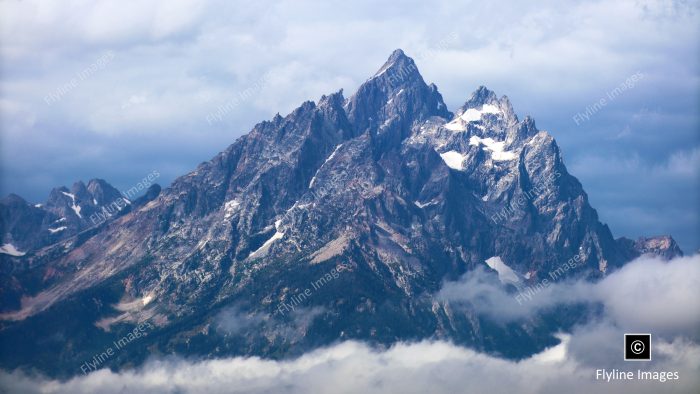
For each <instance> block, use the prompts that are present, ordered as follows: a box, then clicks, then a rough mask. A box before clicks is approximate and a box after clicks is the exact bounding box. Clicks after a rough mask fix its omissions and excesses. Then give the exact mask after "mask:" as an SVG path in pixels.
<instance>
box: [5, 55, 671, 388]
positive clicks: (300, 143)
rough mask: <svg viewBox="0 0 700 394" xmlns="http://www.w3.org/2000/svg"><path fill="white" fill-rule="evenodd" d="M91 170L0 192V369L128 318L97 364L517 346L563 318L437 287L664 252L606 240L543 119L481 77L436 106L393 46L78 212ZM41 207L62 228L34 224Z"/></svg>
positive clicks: (96, 188)
mask: <svg viewBox="0 0 700 394" xmlns="http://www.w3.org/2000/svg"><path fill="white" fill-rule="evenodd" d="M105 185H106V183H100V182H97V181H96V182H93V181H91V182H90V183H89V184H88V185H87V186H85V185H83V184H82V183H78V184H76V185H74V187H73V189H71V190H70V191H68V190H67V189H55V190H54V191H53V192H52V193H51V196H50V198H49V201H48V202H47V203H46V205H45V208H43V209H40V208H34V207H31V206H28V204H26V202H23V200H21V199H20V198H19V197H17V196H10V197H8V198H6V199H5V200H3V202H2V204H0V207H1V208H2V216H1V218H2V223H3V231H2V233H3V234H4V235H3V237H4V239H5V241H6V242H8V241H12V242H13V243H14V244H13V245H16V246H19V247H21V248H24V249H23V250H25V249H26V250H27V253H26V254H25V255H23V256H11V255H9V254H7V253H5V254H2V255H0V256H2V257H0V259H1V260H0V263H2V264H3V271H2V272H3V276H2V281H3V286H2V288H3V289H8V290H4V291H3V308H2V315H0V316H1V317H2V326H1V327H0V340H1V341H2V346H7V347H10V348H14V349H17V353H18V354H19V356H17V357H13V358H11V359H10V358H4V359H3V360H2V363H3V365H2V366H3V367H17V366H32V367H36V368H39V369H42V370H44V371H48V372H50V373H53V374H59V375H70V374H74V373H76V372H77V371H79V370H80V365H81V363H82V362H83V361H84V360H86V359H90V358H91V357H92V356H93V355H94V354H95V353H96V352H98V351H101V350H103V349H104V347H105V344H109V343H110V341H112V340H114V338H115V337H121V336H123V335H122V334H124V333H126V332H128V331H130V330H132V329H133V327H135V326H137V325H138V324H140V323H144V322H148V323H149V324H150V325H152V330H151V331H150V332H149V335H148V336H147V337H145V338H142V339H140V343H139V345H138V346H133V347H132V348H131V349H130V350H129V351H128V352H126V351H125V352H120V353H119V354H118V355H116V356H114V357H113V358H111V359H110V360H109V361H108V362H107V364H106V365H110V366H122V365H131V364H133V363H137V362H139V361H141V360H143V358H144V357H145V356H146V355H147V354H151V353H158V354H172V353H179V354H190V355H205V356H217V355H230V354H248V355H262V356H267V357H283V356H288V355H292V354H298V353H301V352H303V351H305V350H308V349H310V348H313V347H316V346H320V345H324V344H329V343H331V342H333V341H337V340H343V339H362V340H367V341H370V342H373V343H377V344H390V343H392V342H394V341H397V340H412V339H421V338H450V339H452V340H454V341H456V342H458V343H463V344H467V345H469V346H473V347H475V348H478V349H480V350H486V351H490V352H494V353H498V354H501V355H505V356H508V357H516V358H517V357H521V356H525V355H528V354H531V353H532V352H534V351H537V350H540V349H542V348H543V347H544V346H547V345H549V344H551V343H552V342H553V338H552V337H551V333H552V331H553V330H554V329H556V327H557V325H558V324H565V323H563V322H564V321H571V320H570V319H569V316H568V315H566V314H563V315H556V314H554V315H552V316H548V317H547V318H543V319H538V320H529V321H525V322H521V323H517V324H515V323H514V324H508V325H504V324H498V323H496V322H494V321H491V320H489V319H488V317H485V316H480V315H479V314H477V313H476V312H474V311H469V310H467V311H460V312H456V311H455V310H453V309H452V308H451V307H450V305H449V304H448V303H447V302H445V301H441V300H438V299H436V298H435V297H434V294H436V292H438V291H439V289H440V287H441V285H442V283H443V282H444V281H446V280H455V279H457V278H459V277H460V276H461V275H463V274H464V273H465V272H469V271H471V270H473V269H475V268H477V267H484V268H485V269H487V270H491V269H495V270H496V271H498V272H497V273H496V272H495V271H494V275H496V274H498V275H499V277H500V276H502V275H505V272H506V271H507V274H508V276H509V277H510V280H511V281H514V282H519V283H523V284H527V283H537V281H538V280H539V279H540V278H543V277H545V276H546V275H547V273H548V272H550V271H551V270H553V269H555V268H556V267H557V266H558V265H560V264H561V263H563V262H565V261H567V260H569V259H571V258H572V257H573V256H580V259H581V261H582V262H583V263H582V267H583V269H581V270H579V271H577V272H576V273H574V274H572V275H577V276H582V277H587V278H591V279H595V278H598V277H601V276H603V275H605V274H606V273H608V272H610V271H611V270H614V269H616V268H617V267H620V266H621V265H622V264H624V263H625V262H626V261H629V259H631V258H633V257H636V256H638V255H639V253H643V252H644V251H642V249H644V248H646V249H650V250H651V249H653V252H654V253H657V254H661V255H663V256H664V257H672V256H674V255H677V254H680V253H681V252H680V249H678V247H677V245H675V242H673V240H672V239H671V238H670V237H669V238H655V239H647V240H644V241H641V240H640V241H638V242H637V243H636V244H635V243H634V242H632V241H629V240H618V241H615V240H614V239H613V237H612V235H611V233H610V230H609V229H608V227H607V226H606V225H604V224H602V223H601V222H600V221H599V219H598V216H597V213H596V211H595V210H594V209H593V208H592V207H591V206H590V205H589V203H588V198H587V195H586V193H585V192H584V190H583V188H582V186H581V184H580V183H579V182H578V180H576V178H574V177H573V176H572V175H570V174H569V173H568V172H567V170H566V167H565V165H564V163H563V161H562V158H561V153H560V151H559V148H558V146H557V144H556V142H555V141H554V139H553V138H552V137H551V135H549V134H548V133H547V132H545V131H540V130H538V129H537V127H536V125H535V122H534V120H532V119H531V118H529V117H526V118H525V119H523V120H520V119H518V117H517V116H516V115H515V113H514V111H513V109H512V107H511V104H510V102H509V101H508V98H507V97H505V96H503V97H500V98H499V97H497V96H496V94H495V93H493V92H491V91H490V90H488V89H487V88H485V87H480V88H478V89H477V90H476V91H475V92H474V93H473V94H472V95H471V96H470V97H469V99H468V100H467V101H466V102H465V104H464V105H463V106H462V107H461V108H459V109H458V110H457V111H456V112H455V113H454V114H453V113H452V112H450V111H448V109H447V106H446V105H445V104H444V102H443V100H442V97H441V95H440V93H439V92H438V90H437V87H436V86H435V85H428V84H426V83H425V82H424V81H423V79H422V77H421V76H420V74H419V72H418V69H417V67H416V65H415V63H414V62H413V60H412V59H410V58H409V57H407V56H406V55H405V54H404V53H403V52H402V51H400V50H397V51H395V52H394V53H393V54H392V55H391V56H390V58H389V60H388V61H387V62H386V64H384V65H383V66H382V67H381V68H380V69H379V71H378V72H377V73H376V74H375V75H374V76H373V77H371V78H370V79H368V80H367V81H366V82H365V83H364V84H362V86H360V88H359V89H358V91H357V92H356V93H355V94H354V95H352V96H351V97H350V98H347V99H345V98H344V97H343V94H342V92H337V93H334V94H331V95H329V96H324V97H322V98H321V99H320V100H319V102H318V103H313V102H306V103H304V104H302V105H301V106H300V107H299V108H297V109H296V110H294V111H293V112H292V113H290V114H289V115H287V116H285V117H282V116H279V115H277V116H275V117H274V118H273V119H272V120H271V121H265V122H262V123H260V124H258V125H256V126H255V127H254V128H253V130H252V131H251V132H250V133H249V134H247V135H245V136H242V137H241V138H239V139H238V140H237V141H236V142H234V143H233V145H231V146H230V147H228V148H227V149H226V150H225V151H223V152H222V153H220V154H219V155H217V156H216V157H214V158H213V159H212V160H210V161H208V162H205V163H203V164H201V165H200V166H199V167H198V168H197V169H195V170H194V171H193V172H191V173H189V174H187V175H185V176H182V177H180V178H178V179H177V180H175V181H174V182H173V184H172V185H171V186H170V187H169V188H167V189H164V190H163V191H162V192H161V191H160V190H159V189H158V190H152V191H151V192H150V194H149V195H148V197H145V198H143V199H141V200H140V201H139V202H138V203H136V204H133V205H130V206H129V207H128V209H125V210H124V212H122V213H121V214H120V215H115V217H114V218H113V219H112V220H109V221H106V222H105V223H103V224H101V225H100V226H95V227H89V226H86V225H85V223H84V222H83V221H84V217H85V216H86V215H87V216H88V217H89V215H90V213H92V212H93V211H92V210H93V207H92V205H91V204H90V203H91V202H93V201H91V200H92V199H94V200H95V202H94V204H93V205H100V204H102V201H105V200H109V199H110V198H111V197H112V195H113V193H114V192H115V191H113V190H111V189H110V188H108V187H106V186H105ZM117 193H118V192H117ZM23 218H27V219H23ZM59 218H65V221H66V227H67V228H66V229H65V230H64V231H66V232H65V234H67V235H65V236H64V238H60V239H52V238H46V237H43V235H42V236H41V237H39V236H37V235H36V234H42V233H43V232H44V230H45V229H48V226H51V225H53V223H55V221H56V220H59ZM81 219H83V221H81ZM68 230H70V231H68ZM46 231H50V230H46ZM32 232H34V233H36V234H34V235H29V233H32ZM42 237H43V238H42ZM47 237H48V235H47ZM640 242H641V244H643V245H642V246H643V248H642V246H640V245H641V244H640ZM638 244H639V245H638ZM644 245H646V246H644ZM640 248H642V249H640ZM17 267H23V268H24V270H22V271H21V272H20V271H18V269H17ZM567 319H569V320H567ZM48 323H50V326H49V325H48ZM523 338H526V339H527V340H523ZM68 349H70V350H68ZM57 366H58V367H57Z"/></svg>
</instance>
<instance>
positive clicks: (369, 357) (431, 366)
mask: <svg viewBox="0 0 700 394" xmlns="http://www.w3.org/2000/svg"><path fill="white" fill-rule="evenodd" d="M562 339H564V341H563V342H562V343H561V344H560V345H557V346H556V347H554V348H551V349H548V350H545V351H544V352H542V353H540V354H537V355H535V356H533V357H530V358H528V359H525V360H522V361H519V362H514V361H507V360H503V359H500V358H496V357H492V356H489V355H486V354H482V353H478V352H474V351H472V350H469V349H465V348H461V347H458V346H454V345H452V344H449V343H445V342H428V341H425V342H419V343H412V344H404V343H401V344H397V345H395V346H393V347H391V348H390V349H387V350H384V351H377V350H374V349H372V348H370V347H368V346H367V345H364V344H362V343H358V342H353V341H350V342H344V343H341V344H338V345H335V346H332V347H329V348H324V349H320V350H317V351H314V352H311V353H308V354H306V355H304V356H301V357H299V358H297V359H294V360H287V361H272V360H263V359H259V358H240V357H237V358H230V359H220V360H211V361H199V362H188V361H185V360H182V359H174V360H173V359H171V360H167V361H163V360H154V361H151V362H149V363H147V364H146V365H145V366H144V367H142V368H140V369H138V370H132V371H125V372H120V373H115V372H111V371H109V370H106V369H103V370H100V371H97V372H94V373H91V374H90V375H88V376H86V377H78V378H74V379H71V380H68V381H65V382H58V381H49V380H39V379H36V378H35V377H30V376H27V375H23V374H21V373H12V374H7V373H5V372H0V387H4V388H6V389H8V390H9V391H10V392H13V393H15V392H16V393H39V392H41V393H71V394H79V393H124V392H129V393H134V394H137V393H163V392H169V393H199V392H209V393H271V392H275V393H339V394H342V393H368V394H369V393H389V392H394V393H395V392H400V393H427V392H430V393H455V392H480V393H483V392H512V393H561V392H567V393H572V394H576V393H586V394H587V393H591V392H600V391H601V390H605V392H607V393H626V392H639V393H658V392H660V391H663V392H668V393H690V392H693V390H694V389H697V388H698V387H700V374H698V372H700V366H699V365H698V360H699V357H700V348H699V347H698V346H697V345H695V344H688V343H680V342H670V343H666V342H659V343H658V344H657V346H656V347H655V348H654V349H655V351H656V354H657V355H658V356H659V358H661V359H662V360H663V361H659V362H655V363H654V364H653V366H650V365H645V367H643V369H644V370H658V371H677V372H679V375H680V378H681V379H680V380H678V381H667V382H665V383H658V382H629V381H628V382H622V383H620V382H617V383H615V382H613V383H603V382H601V381H596V380H595V370H596V369H599V368H606V367H608V368H609V367H610V363H600V364H598V365H595V366H588V365H585V364H582V363H580V362H579V361H578V360H577V358H576V353H575V352H571V351H570V348H571V346H572V345H570V343H572V342H573V338H571V337H567V336H562ZM616 339H618V340H619V339H620V338H619V337H618V338H616ZM595 345H596V346H594V347H593V348H589V349H588V351H589V352H590V351H591V350H593V349H597V348H598V347H599V344H598V343H596V344H595ZM619 345H620V344H619V343H618V348H617V349H615V350H616V352H615V354H614V356H615V357H616V358H621V354H620V349H619ZM638 366H639V365H638V364H634V365H630V364H629V363H628V364H627V365H626V366H625V367H626V368H624V370H634V371H636V368H637V367H638Z"/></svg>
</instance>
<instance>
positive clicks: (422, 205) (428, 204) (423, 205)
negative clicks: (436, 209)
mask: <svg viewBox="0 0 700 394" xmlns="http://www.w3.org/2000/svg"><path fill="white" fill-rule="evenodd" d="M413 203H414V204H416V206H417V207H418V208H421V209H423V208H425V207H427V206H430V205H435V204H438V203H439V202H438V201H436V200H430V201H428V202H426V203H422V202H420V201H414V202H413Z"/></svg>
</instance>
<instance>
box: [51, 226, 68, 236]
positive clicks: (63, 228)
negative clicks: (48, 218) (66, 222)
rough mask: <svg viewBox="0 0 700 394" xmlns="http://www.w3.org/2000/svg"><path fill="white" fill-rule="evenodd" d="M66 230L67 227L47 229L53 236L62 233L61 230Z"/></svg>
mask: <svg viewBox="0 0 700 394" xmlns="http://www.w3.org/2000/svg"><path fill="white" fill-rule="evenodd" d="M67 228H68V227H66V226H61V227H59V228H50V229H49V232H50V233H51V234H54V233H57V232H59V231H63V230H65V229H67Z"/></svg>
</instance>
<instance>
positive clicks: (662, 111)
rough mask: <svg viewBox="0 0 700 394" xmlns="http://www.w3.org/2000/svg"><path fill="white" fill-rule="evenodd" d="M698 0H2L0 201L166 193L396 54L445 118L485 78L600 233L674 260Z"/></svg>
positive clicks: (699, 231) (698, 46)
mask: <svg viewBox="0 0 700 394" xmlns="http://www.w3.org/2000/svg"><path fill="white" fill-rule="evenodd" d="M699 11H700V9H699V6H698V3H697V2H692V1H651V0H650V1H641V0H640V1H616V2H610V1H592V2H579V1H542V2H538V4H537V5H534V4H531V2H518V1H512V2H500V3H494V2H484V1H475V2H464V1H459V2H458V1H431V2H425V1H406V2H397V1H392V2H390V3H386V4H383V3H377V2H374V1H353V2H348V1H327V2H323V3H320V2H319V3H316V2H306V1H292V0H288V1H277V2H256V1H251V0H249V1H224V0H220V1H216V0H215V1H209V2H202V1H174V0H169V1H153V2H148V3H145V2H123V1H61V2H59V1H30V0H22V1H18V0H3V1H0V130H1V132H0V154H1V158H0V194H2V195H5V194H8V193H10V192H14V193H17V194H20V195H21V196H23V197H25V198H27V199H28V200H30V201H32V202H42V201H43V200H45V199H46V197H47V195H48V192H49V190H50V189H51V188H52V187H54V186H58V185H70V184H72V183H73V182H74V181H76V180H78V179H83V180H88V179H90V178H95V177H99V178H104V179H106V180H107V181H109V182H110V183H112V184H113V185H115V186H117V187H118V188H120V189H128V188H129V187H131V186H132V185H134V184H135V183H136V182H138V181H139V180H141V179H142V178H144V177H145V176H147V175H148V174H149V173H150V172H151V171H152V170H157V171H158V172H159V173H160V174H161V177H160V178H159V183H161V184H162V185H168V184H169V183H170V182H171V181H172V180H173V179H174V178H175V177H177V176H179V175H182V174H185V173H186V172H188V171H189V170H191V169H193V168H194V167H195V166H196V165H197V164H198V163H200V162H202V161H205V160H208V159H209V158H211V157H212V156H213V155H214V154H216V153H217V152H219V151H221V150H223V149H224V148H225V147H226V146H228V145H229V144H230V143H232V142H233V141H234V140H235V139H236V138H237V137H238V136H240V135H242V134H244V133H246V132H248V131H249V130H250V128H251V127H252V126H253V125H254V124H255V123H257V122H259V121H261V120H264V119H269V118H271V117H272V116H273V115H274V114H275V113H277V112H279V113H281V114H286V113H288V112H289V111H291V110H292V109H293V108H295V107H297V106H298V105H299V104H301V103H302V102H303V101H304V100H317V99H318V98H319V97H320V96H321V95H322V94H326V93H330V92H333V91H336V90H338V89H340V88H343V89H345V93H346V95H349V94H351V93H352V92H353V91H354V90H355V89H356V88H357V87H358V86H359V85H360V84H361V83H362V82H363V81H364V80H365V79H366V78H367V77H369V76H371V75H372V74H373V73H374V72H375V71H376V70H377V69H378V68H379V67H380V66H381V64H382V63H383V62H384V61H385V60H386V58H387V57H388V55H389V54H390V53H391V51H392V50H394V49H396V48H402V49H404V51H405V52H406V53H407V54H408V55H409V56H412V57H414V58H415V60H416V63H417V64H418V67H419V69H420V71H421V73H422V74H423V76H424V78H425V79H426V81H428V82H434V83H435V84H436V85H437V86H438V88H439V89H440V91H441V92H442V94H443V96H444V97H445V101H446V102H447V104H448V106H450V108H451V109H452V110H454V109H455V108H457V107H458V106H459V105H461V104H462V103H463V102H464V101H465V99H466V98H467V97H468V96H469V94H470V93H471V92H472V91H473V90H474V89H475V88H476V87H477V86H479V85H486V86H487V87H489V88H491V89H492V90H494V91H496V93H497V94H499V95H501V94H505V95H507V96H509V97H510V99H511V101H512V102H513V105H514V108H515V111H516V112H517V114H518V115H519V116H520V117H523V116H525V115H531V116H533V117H534V118H535V120H536V122H537V125H538V127H539V128H540V129H544V130H547V131H549V132H550V133H551V134H552V135H554V136H555V138H556V139H557V141H558V143H559V145H560V146H561V148H562V151H563V154H564V159H565V162H566V164H567V166H568V168H569V170H570V172H571V173H573V174H574V175H575V176H577V177H578V178H579V179H580V180H581V182H582V183H583V185H584V188H585V189H586V191H587V192H588V194H589V197H590V200H591V203H592V205H593V206H594V207H595V208H597V209H598V212H599V214H600V217H601V220H602V221H603V222H606V223H608V224H609V225H610V227H611V229H612V231H613V234H614V235H615V236H616V237H617V236H622V235H624V236H628V237H637V236H639V235H656V234H664V233H669V234H672V235H673V236H674V237H675V238H676V239H677V240H678V241H679V243H680V244H681V247H682V248H683V249H684V250H685V251H686V252H691V251H694V250H697V249H698V248H700V218H699V214H700V181H699V178H700V116H699V115H700V114H699V112H698V108H700V64H699V63H700V41H699V37H700V28H699V27H698V26H700V14H699ZM80 73H82V76H81V75H79V74H80ZM635 74H637V75H642V78H641V79H640V80H639V81H638V82H636V83H635V84H634V87H632V88H631V89H628V90H626V91H625V92H623V93H622V94H620V95H619V96H617V97H616V98H615V99H614V100H612V101H609V102H607V103H606V105H605V106H603V107H602V108H600V109H599V110H597V111H595V113H593V114H592V115H591V116H590V119H589V120H586V121H583V122H579V124H576V122H574V120H573V119H572V118H573V117H574V115H576V114H577V113H585V112H586V108H587V107H591V106H593V104H594V103H596V102H598V101H599V100H600V99H601V98H605V97H607V94H608V93H609V92H610V91H612V90H613V89H615V88H616V87H617V86H619V85H620V84H622V83H624V82H625V81H626V80H627V79H628V78H630V77H631V76H633V75H635ZM246 90H247V93H246V94H245V98H243V99H241V93H242V92H244V91H246ZM50 95H53V98H49V97H50ZM227 103H233V105H230V110H227V111H224V112H225V113H223V114H222V119H221V120H220V121H219V120H217V119H214V120H213V121H212V122H209V121H208V119H209V120H212V114H216V113H217V110H218V108H219V107H220V106H222V105H225V104H227ZM589 112H590V111H589ZM208 117H209V118H208Z"/></svg>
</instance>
